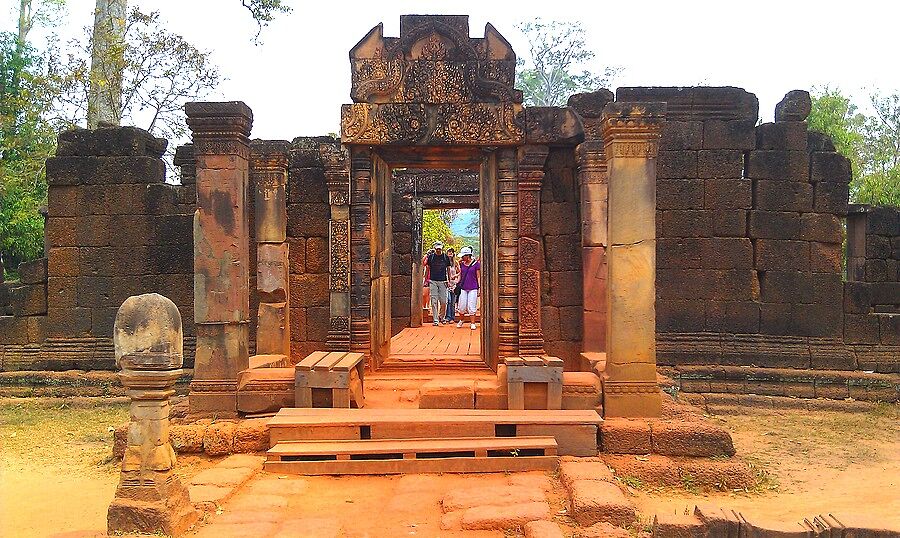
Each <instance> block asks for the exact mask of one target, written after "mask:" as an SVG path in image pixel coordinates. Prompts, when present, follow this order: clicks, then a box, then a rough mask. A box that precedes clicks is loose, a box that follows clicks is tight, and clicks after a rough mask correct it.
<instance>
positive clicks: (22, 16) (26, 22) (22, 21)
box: [18, 0, 31, 50]
mask: <svg viewBox="0 0 900 538" xmlns="http://www.w3.org/2000/svg"><path fill="white" fill-rule="evenodd" d="M30 30H31V0H19V42H18V48H19V50H21V49H22V48H23V47H24V46H25V39H26V38H27V37H28V32H29V31H30Z"/></svg>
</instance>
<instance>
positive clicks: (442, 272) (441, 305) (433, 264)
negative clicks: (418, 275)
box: [424, 241, 453, 325]
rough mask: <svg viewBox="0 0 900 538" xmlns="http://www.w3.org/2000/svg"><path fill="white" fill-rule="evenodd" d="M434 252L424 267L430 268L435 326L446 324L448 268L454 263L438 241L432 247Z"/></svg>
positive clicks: (432, 310) (429, 281)
mask: <svg viewBox="0 0 900 538" xmlns="http://www.w3.org/2000/svg"><path fill="white" fill-rule="evenodd" d="M432 248H433V249H434V252H432V253H431V254H429V255H428V256H426V257H425V261H424V265H426V266H427V267H428V275H429V276H428V278H429V280H428V282H426V284H428V293H429V294H430V295H431V316H432V317H433V318H434V325H440V324H442V323H444V313H445V312H446V311H447V280H448V278H447V268H448V267H450V264H451V263H453V262H451V261H450V257H449V256H447V254H445V253H444V244H443V243H441V242H440V241H436V242H435V243H434V245H433V246H432Z"/></svg>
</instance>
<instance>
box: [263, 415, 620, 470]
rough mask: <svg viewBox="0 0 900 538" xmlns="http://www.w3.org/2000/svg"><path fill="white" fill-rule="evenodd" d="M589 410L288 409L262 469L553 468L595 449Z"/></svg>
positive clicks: (275, 427)
mask: <svg viewBox="0 0 900 538" xmlns="http://www.w3.org/2000/svg"><path fill="white" fill-rule="evenodd" d="M601 423H602V419H601V418H600V416H599V415H598V414H597V413H596V412H594V411H560V410H553V411H550V410H534V411H532V410H527V411H526V410H487V409H370V408H363V409H326V408H307V409H300V408H286V409H282V410H281V411H279V412H278V414H277V415H275V416H274V417H273V418H271V419H270V420H269V438H270V443H271V447H272V448H271V449H270V450H269V451H268V453H267V460H266V463H265V468H266V469H267V470H269V471H271V472H278V473H294V474H394V473H423V472H500V471H527V470H551V469H555V468H556V465H557V458H556V456H557V455H576V456H590V455H596V454H597V435H598V431H599V427H600V424H601Z"/></svg>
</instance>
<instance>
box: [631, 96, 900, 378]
mask: <svg viewBox="0 0 900 538" xmlns="http://www.w3.org/2000/svg"><path fill="white" fill-rule="evenodd" d="M617 99H619V100H629V101H666V102H667V104H668V117H667V122H666V124H665V126H664V127H663V131H662V137H661V140H660V152H659V161H658V179H657V236H658V244H657V260H658V261H657V303H656V308H657V341H658V361H659V364H664V365H688V364H720V365H744V366H759V367H769V368H813V369H834V370H854V369H866V370H877V371H882V372H895V371H900V362H898V359H897V357H898V356H900V348H897V347H896V338H897V334H898V332H897V327H896V321H895V319H894V318H893V317H891V316H885V317H884V318H883V319H882V318H879V317H878V316H875V315H874V314H871V313H870V312H871V311H872V310H873V308H874V307H875V306H876V303H877V300H875V301H876V302H874V303H873V302H872V301H873V300H874V298H868V296H866V298H864V299H859V296H860V294H865V293H872V292H873V291H874V290H876V289H877V290H878V291H879V293H880V294H882V297H883V298H882V299H878V300H885V301H888V302H890V300H891V299H889V298H888V297H886V296H887V295H890V294H891V293H893V295H892V296H891V297H894V298H896V287H892V286H895V285H896V282H897V269H896V267H897V265H896V261H895V260H893V259H892V256H893V250H892V243H891V241H892V238H893V237H894V236H895V234H896V233H897V232H896V229H895V228H894V227H893V225H891V224H885V223H886V222H887V221H890V222H893V221H891V220H890V218H887V220H886V221H882V220H880V217H879V218H876V219H874V220H873V221H872V224H870V225H868V227H866V228H865V233H864V235H865V237H864V238H863V239H861V241H862V243H861V244H862V245H864V246H865V247H866V249H865V256H866V257H865V258H864V259H863V261H862V262H861V264H860V265H859V266H858V268H859V271H860V275H861V277H864V280H866V281H877V282H879V283H878V284H874V283H870V284H866V285H865V286H862V285H860V284H858V283H857V282H854V281H853V280H854V278H850V279H849V280H850V282H844V280H845V278H844V277H843V267H842V256H843V252H842V244H841V243H842V241H843V239H844V230H843V228H844V224H843V221H844V219H845V218H846V217H847V213H848V197H849V187H848V184H849V182H850V178H851V170H850V164H849V161H848V160H847V159H846V158H844V157H843V156H841V155H840V154H838V153H837V152H836V151H835V148H834V146H833V144H832V143H831V141H830V140H829V139H828V138H827V137H826V136H824V135H822V134H820V133H815V132H809V131H808V129H807V124H806V122H805V118H806V115H807V114H808V113H809V97H808V94H806V93H805V92H791V93H789V94H788V95H787V96H786V97H785V100H784V101H782V102H781V103H780V104H779V107H778V108H777V109H776V121H775V122H774V123H763V124H760V125H757V116H758V103H757V100H756V97H755V96H753V95H752V94H750V93H747V92H746V91H744V90H742V89H739V88H620V89H619V91H618V93H617ZM886 213H888V212H887V211H881V210H879V211H878V212H877V214H879V215H881V214H886ZM876 221H877V222H876ZM874 230H878V231H879V232H880V233H881V235H878V234H877V233H873V231H874ZM876 253H877V254H876ZM860 280H863V278H860ZM862 288H865V291H861V290H862ZM845 295H848V297H849V298H848V299H847V300H846V301H845ZM860 300H861V301H862V302H863V303H865V305H864V306H863V305H859V304H855V305H854V304H851V303H853V301H857V302H859V301H860ZM893 300H896V299H893ZM845 305H846V306H845ZM877 306H878V308H881V307H882V306H885V305H877ZM859 310H865V313H862V312H858V311H859ZM882 328H884V333H885V334H887V335H888V336H887V338H886V339H882V338H881V333H882ZM859 343H865V344H867V346H868V347H860V346H857V345H856V344H859Z"/></svg>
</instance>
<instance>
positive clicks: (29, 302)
mask: <svg viewBox="0 0 900 538" xmlns="http://www.w3.org/2000/svg"><path fill="white" fill-rule="evenodd" d="M165 147H166V142H165V140H161V139H156V138H154V137H152V136H150V135H149V134H148V133H147V132H145V131H142V130H140V129H136V128H132V127H123V128H114V129H100V130H96V131H88V130H84V129H76V130H73V131H67V132H64V133H62V134H61V135H60V136H59V147H58V149H57V153H56V156H55V157H53V158H51V159H49V160H48V161H47V182H48V184H49V208H48V211H49V216H48V219H47V227H46V239H47V241H46V243H47V250H48V251H47V255H48V256H47V259H41V260H37V261H34V262H29V263H26V264H23V266H22V269H23V278H22V280H21V282H20V283H18V284H16V285H12V286H10V299H11V301H10V302H11V306H12V312H11V313H12V314H13V315H12V316H0V358H2V369H3V370H22V369H47V370H60V369H84V370H88V369H106V368H113V366H114V358H113V349H112V340H111V335H112V329H113V321H114V319H115V315H116V311H117V309H118V307H119V305H121V304H122V302H123V301H124V300H125V299H126V298H128V297H130V296H132V295H138V294H141V293H148V292H159V293H162V294H164V295H165V296H167V297H169V298H170V299H172V301H174V302H175V304H176V305H178V308H179V310H180V311H181V315H182V318H183V319H184V320H185V321H184V332H185V335H186V336H187V338H186V341H185V364H187V365H191V364H193V338H192V336H193V335H194V323H193V319H194V315H193V304H194V302H193V299H194V296H193V231H192V224H191V221H192V214H193V207H194V203H195V202H194V200H195V194H194V193H195V191H194V186H193V184H191V183H190V181H188V182H186V184H185V185H170V184H166V183H165V178H166V167H165V163H164V162H163V161H162V159H160V156H161V155H162V153H163V151H164V150H165Z"/></svg>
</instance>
